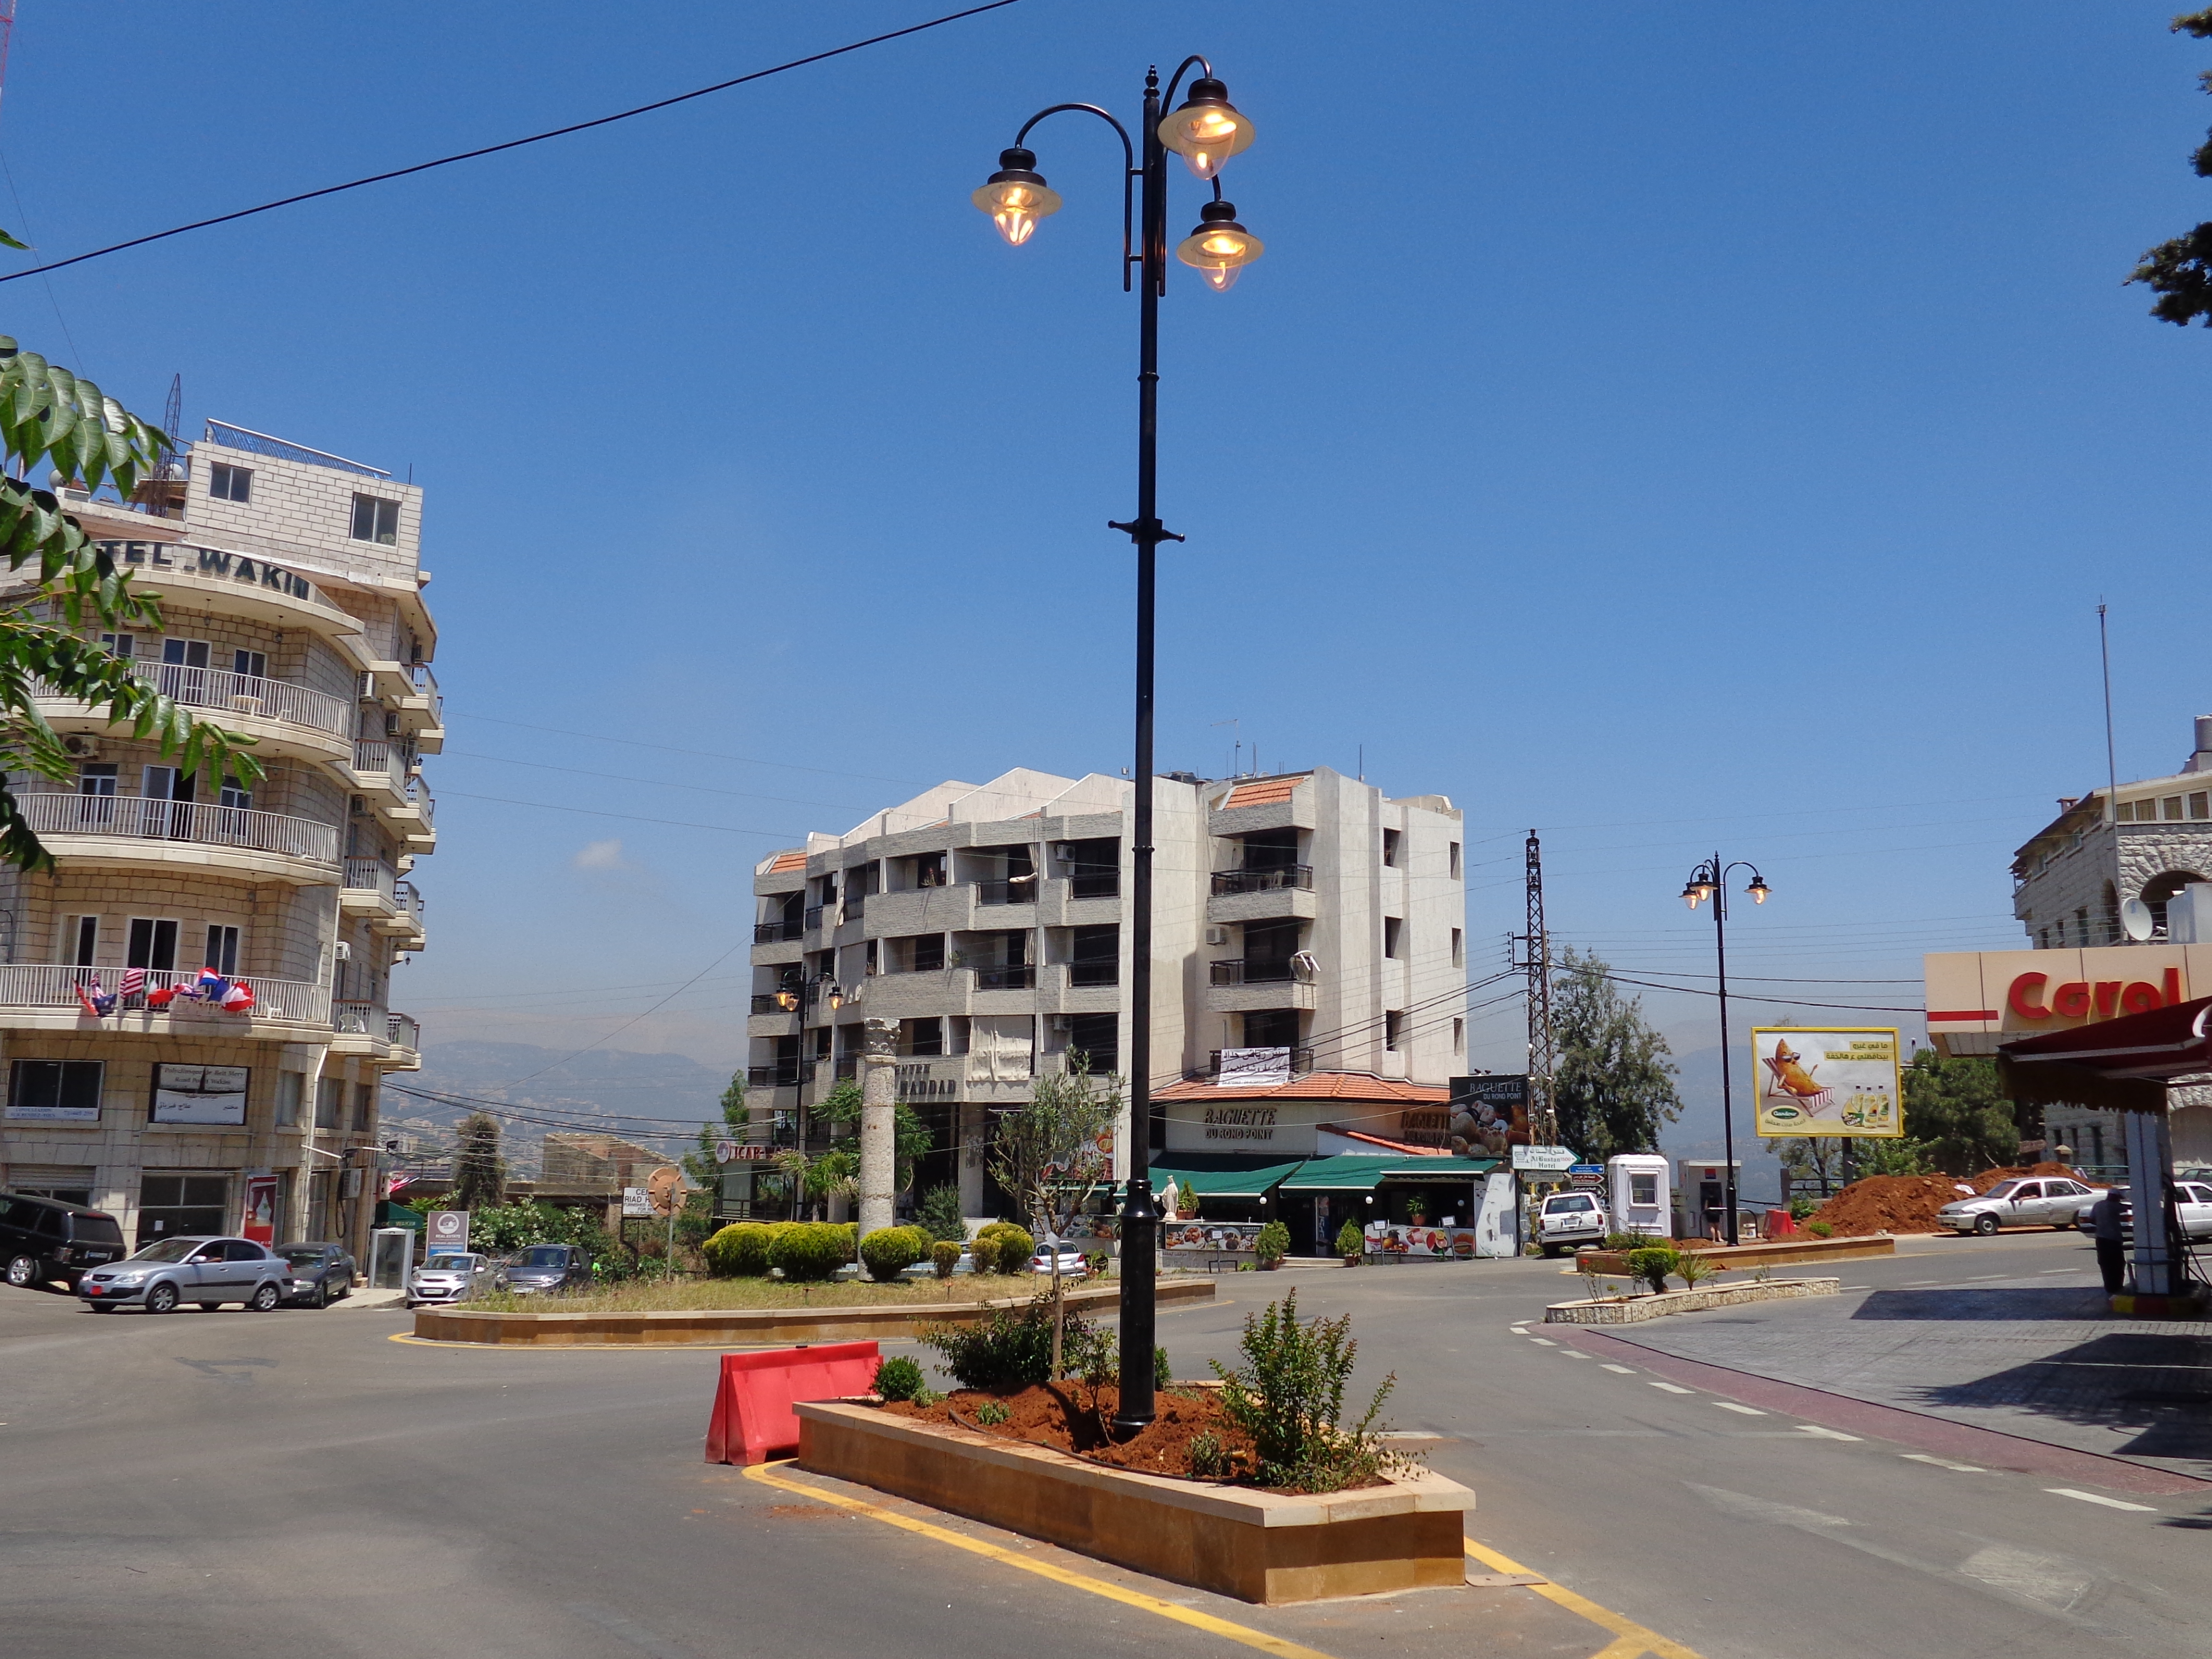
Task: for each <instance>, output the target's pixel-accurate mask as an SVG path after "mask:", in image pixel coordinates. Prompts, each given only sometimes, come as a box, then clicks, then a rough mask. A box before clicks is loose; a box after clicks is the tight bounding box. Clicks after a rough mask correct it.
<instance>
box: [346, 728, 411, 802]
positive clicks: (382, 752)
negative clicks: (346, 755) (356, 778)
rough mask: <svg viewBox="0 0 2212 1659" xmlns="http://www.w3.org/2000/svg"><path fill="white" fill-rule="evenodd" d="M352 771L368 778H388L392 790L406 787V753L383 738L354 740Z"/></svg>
mask: <svg viewBox="0 0 2212 1659" xmlns="http://www.w3.org/2000/svg"><path fill="white" fill-rule="evenodd" d="M353 769H354V770H355V771H356V772H362V773H365V774H367V775H368V776H370V777H380V778H389V779H391V780H392V787H393V788H394V789H398V790H403V791H404V789H405V788H406V787H407V751H406V750H404V749H403V748H401V747H400V745H398V744H395V743H392V742H389V741H387V740H386V739H385V738H355V739H354V745H353Z"/></svg>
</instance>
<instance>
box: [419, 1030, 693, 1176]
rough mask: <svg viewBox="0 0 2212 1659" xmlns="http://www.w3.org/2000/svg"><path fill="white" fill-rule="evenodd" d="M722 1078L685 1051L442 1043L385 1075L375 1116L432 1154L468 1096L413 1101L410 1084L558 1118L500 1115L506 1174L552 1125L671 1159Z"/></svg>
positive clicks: (530, 1159) (529, 1160)
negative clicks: (409, 1068) (616, 1138)
mask: <svg viewBox="0 0 2212 1659" xmlns="http://www.w3.org/2000/svg"><path fill="white" fill-rule="evenodd" d="M556 1062H557V1063H556ZM729 1084H730V1078H729V1074H728V1073H726V1072H723V1071H720V1070H719V1069H717V1068H716V1067H714V1066H702V1065H701V1064H700V1063H699V1062H698V1061H697V1060H693V1059H691V1058H690V1056H689V1055H685V1054H637V1053H634V1052H632V1051H630V1050H628V1049H622V1048H592V1049H589V1050H587V1051H586V1052H585V1053H583V1054H574V1055H566V1054H564V1053H563V1051H562V1050H561V1049H559V1048H539V1047H538V1046H536V1045H535V1044H532V1043H527V1042H473V1041H459V1042H441V1043H435V1044H434V1045H432V1046H431V1047H429V1048H425V1049H424V1050H423V1051H422V1070H421V1071H419V1072H398V1073H393V1074H392V1076H391V1077H390V1078H388V1079H386V1083H385V1087H384V1097H385V1098H384V1109H383V1113H382V1116H383V1121H384V1123H385V1124H386V1127H388V1128H390V1129H392V1130H394V1131H396V1132H398V1133H410V1132H411V1133H414V1135H415V1136H416V1140H417V1142H418V1143H419V1146H418V1150H419V1153H420V1155H422V1156H423V1157H426V1158H432V1159H435V1158H438V1157H440V1156H441V1155H442V1154H444V1153H446V1152H450V1151H451V1150H452V1147H453V1133H452V1131H453V1126H454V1125H456V1124H458V1123H459V1122H460V1121H461V1120H462V1119H463V1118H465V1117H466V1116H468V1115H469V1114H470V1113H471V1111H473V1110H475V1109H476V1108H475V1106H474V1105H472V1104H471V1103H469V1102H468V1101H466V1100H457V1101H453V1102H448V1101H436V1100H422V1099H417V1098H416V1097H414V1096H413V1095H411V1094H409V1093H408V1092H406V1091H409V1090H421V1091H423V1092H425V1093H428V1094H442V1095H449V1096H454V1097H474V1098H475V1099H476V1100H479V1101H483V1102H485V1103H489V1109H490V1110H491V1111H492V1115H494V1116H495V1117H496V1116H498V1115H499V1113H498V1108H499V1107H500V1106H512V1107H514V1108H516V1109H520V1110H522V1111H526V1112H530V1113H532V1114H533V1115H537V1114H542V1115H544V1117H546V1118H547V1119H559V1120H561V1121H560V1122H559V1123H558V1124H556V1123H552V1122H537V1123H520V1122H515V1121H512V1120H510V1119H505V1118H502V1119H501V1123H500V1130H501V1133H500V1140H501V1152H502V1153H503V1155H504V1156H505V1158H506V1159H507V1165H508V1169H509V1171H510V1173H512V1174H513V1175H514V1176H518V1177H526V1176H530V1175H532V1174H533V1173H534V1172H535V1170H536V1169H537V1166H538V1160H539V1157H540V1149H541V1148H542V1146H543V1145H544V1138H545V1135H546V1133H547V1132H548V1130H549V1129H553V1128H556V1127H557V1128H568V1127H573V1128H575V1129H577V1130H580V1131H583V1132H586V1133H591V1132H593V1131H597V1132H599V1133H606V1134H617V1135H620V1136H622V1137H623V1139H626V1140H635V1141H637V1142H639V1143H640V1144H641V1145H643V1146H652V1147H655V1148H658V1149H661V1150H665V1151H666V1152H669V1153H670V1155H671V1157H673V1156H674V1154H675V1153H677V1152H682V1151H684V1150H686V1149H687V1148H688V1147H689V1146H690V1141H691V1138H692V1134H693V1133H694V1132H693V1131H692V1130H691V1129H690V1127H688V1126H690V1125H692V1124H696V1123H703V1122H706V1121H708V1120H710V1119H717V1118H719V1117H720V1115H721V1099H722V1091H723V1090H725V1089H726V1088H727V1087H729ZM637 1119H660V1120H665V1121H662V1122H659V1123H653V1122H640V1121H635V1120H637ZM595 1120H597V1121H595ZM664 1137H665V1138H664Z"/></svg>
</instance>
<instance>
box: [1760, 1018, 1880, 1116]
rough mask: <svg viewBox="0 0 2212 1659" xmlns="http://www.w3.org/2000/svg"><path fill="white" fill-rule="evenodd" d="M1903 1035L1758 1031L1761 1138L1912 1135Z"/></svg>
mask: <svg viewBox="0 0 2212 1659" xmlns="http://www.w3.org/2000/svg"><path fill="white" fill-rule="evenodd" d="M1897 1050H1898V1043H1897V1032H1896V1031H1895V1030H1893V1029H1889V1028H1884V1027H1860V1028H1856V1029H1848V1030H1826V1031H1820V1030H1808V1029H1807V1028H1805V1027H1803V1026H1797V1025H1784V1026H1774V1027H1769V1028H1759V1029H1754V1030H1753V1032H1752V1034H1751V1052H1752V1069H1753V1072H1755V1073H1757V1075H1758V1090H1759V1098H1758V1108H1759V1133H1760V1134H1761V1135H1765V1136H1785V1135H1860V1136H1875V1137H1884V1138H1892V1139H1893V1138H1896V1137H1898V1136H1901V1135H1903V1134H1904V1133H1905V1089H1904V1080H1903V1079H1902V1078H1901V1077H1900V1076H1899V1072H1898V1060H1897Z"/></svg>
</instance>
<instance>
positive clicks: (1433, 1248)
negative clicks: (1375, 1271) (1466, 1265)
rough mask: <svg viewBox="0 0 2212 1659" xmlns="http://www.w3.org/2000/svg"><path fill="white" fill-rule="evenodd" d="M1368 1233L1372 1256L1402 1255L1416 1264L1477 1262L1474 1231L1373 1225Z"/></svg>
mask: <svg viewBox="0 0 2212 1659" xmlns="http://www.w3.org/2000/svg"><path fill="white" fill-rule="evenodd" d="M1364 1231H1365V1234H1366V1239H1367V1254H1368V1255H1398V1256H1405V1257H1407V1258H1408V1259H1410V1260H1414V1261H1474V1255H1475V1248H1476V1241H1475V1231H1474V1228H1472V1227H1406V1226H1399V1225H1395V1224H1393V1223H1390V1222H1385V1221H1370V1222H1369V1223H1368V1224H1367V1225H1366V1228H1365V1229H1364Z"/></svg>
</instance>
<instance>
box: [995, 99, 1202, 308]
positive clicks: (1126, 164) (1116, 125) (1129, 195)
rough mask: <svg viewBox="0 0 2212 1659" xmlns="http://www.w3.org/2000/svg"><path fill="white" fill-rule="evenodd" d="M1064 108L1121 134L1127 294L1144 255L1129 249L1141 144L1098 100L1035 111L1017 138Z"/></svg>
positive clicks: (1124, 284)
mask: <svg viewBox="0 0 2212 1659" xmlns="http://www.w3.org/2000/svg"><path fill="white" fill-rule="evenodd" d="M1176 73H1178V74H1180V73H1182V71H1181V70H1177V71H1176ZM1207 73H1209V74H1211V73H1212V71H1211V70H1208V71H1207ZM1063 110H1079V111H1081V112H1084V113H1085V114H1086V115H1095V116H1097V118H1099V119H1100V120H1102V121H1103V122H1104V123H1105V124H1106V125H1108V126H1109V127H1111V128H1113V129H1114V131H1115V132H1116V133H1117V134H1119V135H1120V137H1121V292H1122V293H1124V294H1127V292H1128V291H1129V266H1130V265H1131V264H1133V263H1134V262H1135V261H1137V260H1138V259H1139V258H1141V257H1142V256H1141V255H1138V254H1133V253H1132V252H1130V251H1129V249H1130V245H1131V241H1132V237H1131V226H1132V224H1133V216H1134V210H1135V201H1134V195H1133V192H1134V191H1135V188H1136V179H1137V176H1138V173H1139V168H1138V167H1137V147H1136V145H1135V143H1133V141H1132V140H1131V139H1130V137H1129V130H1128V128H1127V127H1125V126H1123V125H1121V122H1120V121H1118V120H1116V119H1115V117H1114V113H1113V112H1112V111H1110V110H1104V109H1101V108H1100V107H1099V106H1097V105H1096V104H1054V106H1052V107H1051V108H1049V109H1041V110H1039V111H1038V112H1036V114H1035V115H1032V116H1030V118H1029V119H1028V120H1026V121H1024V122H1023V123H1022V130H1021V131H1019V132H1018V133H1016V134H1015V135H1014V142H1015V143H1017V144H1021V143H1025V142H1026V141H1027V140H1028V138H1029V136H1030V128H1031V127H1034V126H1035V125H1036V124H1037V123H1038V122H1040V121H1042V120H1043V119H1044V118H1045V117H1046V116H1048V115H1058V114H1060V112H1062V111H1063Z"/></svg>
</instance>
